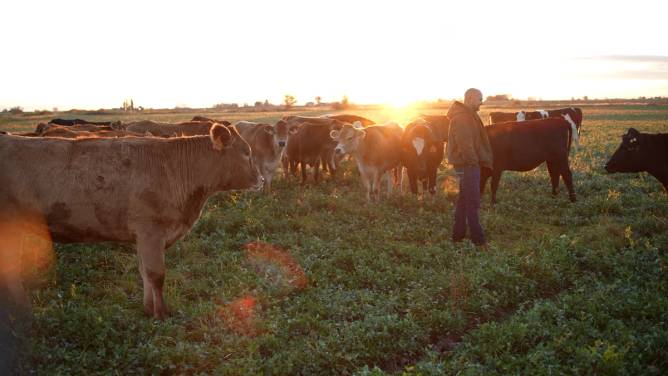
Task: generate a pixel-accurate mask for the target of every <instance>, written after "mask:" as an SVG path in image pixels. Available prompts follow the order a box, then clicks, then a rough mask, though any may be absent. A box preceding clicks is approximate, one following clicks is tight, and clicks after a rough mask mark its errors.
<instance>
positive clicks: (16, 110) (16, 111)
mask: <svg viewBox="0 0 668 376" xmlns="http://www.w3.org/2000/svg"><path fill="white" fill-rule="evenodd" d="M9 113H10V114H14V115H16V114H22V113H23V107H21V106H14V107H12V108H10V109H9Z"/></svg>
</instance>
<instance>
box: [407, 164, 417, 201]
mask: <svg viewBox="0 0 668 376" xmlns="http://www.w3.org/2000/svg"><path fill="white" fill-rule="evenodd" d="M417 179H418V178H417V174H416V173H415V170H413V169H410V170H408V184H409V185H410V186H411V193H413V194H414V195H417V193H418V192H417Z"/></svg>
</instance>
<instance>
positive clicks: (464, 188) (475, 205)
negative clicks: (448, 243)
mask: <svg viewBox="0 0 668 376" xmlns="http://www.w3.org/2000/svg"><path fill="white" fill-rule="evenodd" d="M455 173H456V174H457V177H458V178H459V195H458V196H457V204H456V206H455V224H454V226H453V229H452V240H453V241H460V240H462V239H464V238H465V237H466V227H467V226H468V229H469V231H470V234H471V241H473V244H475V245H482V244H485V234H484V232H483V230H482V226H481V225H480V217H479V216H478V210H479V209H480V167H477V166H476V167H455Z"/></svg>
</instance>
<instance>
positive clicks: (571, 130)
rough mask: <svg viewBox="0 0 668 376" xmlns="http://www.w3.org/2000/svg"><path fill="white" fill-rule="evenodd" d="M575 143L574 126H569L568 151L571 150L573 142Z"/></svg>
mask: <svg viewBox="0 0 668 376" xmlns="http://www.w3.org/2000/svg"><path fill="white" fill-rule="evenodd" d="M572 143H573V127H571V126H570V125H569V126H568V152H569V153H570V152H571V144H572Z"/></svg>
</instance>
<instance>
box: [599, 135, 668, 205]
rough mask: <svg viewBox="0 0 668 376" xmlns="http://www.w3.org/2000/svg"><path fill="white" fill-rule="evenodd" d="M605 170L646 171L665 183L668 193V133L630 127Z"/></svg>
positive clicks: (664, 186) (667, 192) (612, 171)
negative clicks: (640, 130) (642, 131)
mask: <svg viewBox="0 0 668 376" xmlns="http://www.w3.org/2000/svg"><path fill="white" fill-rule="evenodd" d="M605 170H606V171H608V172H610V173H614V172H642V171H646V172H647V173H649V174H650V175H652V176H654V177H655V178H656V179H657V180H659V181H660V182H661V184H663V189H664V190H665V192H666V194H667V195H668V133H659V134H650V133H640V132H638V131H637V130H636V129H634V128H630V129H629V130H628V132H627V133H626V134H625V135H623V136H622V143H621V144H620V145H619V147H618V148H617V150H616V151H615V154H613V155H612V157H610V160H609V161H608V163H606V164H605Z"/></svg>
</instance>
